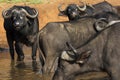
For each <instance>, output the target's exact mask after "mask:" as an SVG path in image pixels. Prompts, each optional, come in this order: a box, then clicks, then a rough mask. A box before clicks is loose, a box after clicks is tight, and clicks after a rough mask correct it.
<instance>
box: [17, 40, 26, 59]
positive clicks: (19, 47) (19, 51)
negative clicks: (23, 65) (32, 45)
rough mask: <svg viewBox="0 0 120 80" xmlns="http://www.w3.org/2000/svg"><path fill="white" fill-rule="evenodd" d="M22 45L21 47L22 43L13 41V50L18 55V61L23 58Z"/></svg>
mask: <svg viewBox="0 0 120 80" xmlns="http://www.w3.org/2000/svg"><path fill="white" fill-rule="evenodd" d="M22 47H23V44H21V43H18V42H16V43H15V50H16V52H17V55H18V58H17V60H18V61H22V60H23V59H24V53H23V50H22Z"/></svg>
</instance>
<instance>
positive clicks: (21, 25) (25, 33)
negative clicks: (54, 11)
mask: <svg viewBox="0 0 120 80" xmlns="http://www.w3.org/2000/svg"><path fill="white" fill-rule="evenodd" d="M80 3H82V4H83V5H78V4H69V5H68V6H67V7H66V8H65V9H64V10H62V8H61V7H62V5H63V4H60V5H59V6H58V10H59V16H66V17H68V19H69V21H63V22H49V23H47V24H46V25H45V26H44V27H43V28H42V29H41V30H39V21H38V14H39V13H38V11H37V10H36V9H35V8H31V7H29V6H13V7H11V8H9V9H5V10H3V11H2V16H3V18H4V29H5V30H6V37H7V42H8V45H9V51H10V55H11V60H14V59H15V58H14V53H15V52H14V48H15V51H16V53H17V55H18V57H17V60H18V61H23V60H24V53H23V45H24V44H25V45H27V46H30V47H32V54H31V55H32V60H33V61H35V60H36V51H37V49H38V51H39V60H40V73H41V75H45V74H52V75H51V78H50V80H75V79H76V76H77V75H80V74H83V73H87V72H92V71H104V72H106V73H107V74H108V80H120V73H119V72H120V64H119V62H120V58H119V57H120V49H119V48H120V40H119V39H120V36H119V35H120V28H119V27H120V6H112V5H111V4H110V3H108V2H107V1H103V2H100V3H97V4H94V5H90V4H86V3H84V2H80Z"/></svg>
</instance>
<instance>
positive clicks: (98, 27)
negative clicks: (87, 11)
mask: <svg viewBox="0 0 120 80" xmlns="http://www.w3.org/2000/svg"><path fill="white" fill-rule="evenodd" d="M103 21H104V22H107V21H106V18H100V19H98V20H97V21H96V22H95V27H96V30H97V31H101V30H103V29H104V28H105V25H102V26H100V25H99V23H104V22H103Z"/></svg>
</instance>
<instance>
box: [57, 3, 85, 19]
mask: <svg viewBox="0 0 120 80" xmlns="http://www.w3.org/2000/svg"><path fill="white" fill-rule="evenodd" d="M82 4H83V5H84V6H83V7H80V6H79V5H76V4H69V5H68V6H67V8H66V9H65V10H62V9H61V6H62V4H61V5H59V6H58V10H59V11H60V13H59V16H68V18H69V20H76V19H79V14H80V11H84V10H85V9H86V4H85V3H82Z"/></svg>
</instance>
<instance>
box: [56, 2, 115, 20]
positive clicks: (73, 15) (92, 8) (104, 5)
mask: <svg viewBox="0 0 120 80" xmlns="http://www.w3.org/2000/svg"><path fill="white" fill-rule="evenodd" d="M83 4H84V6H83V7H82V6H79V5H77V4H69V5H68V6H67V7H66V9H65V10H62V9H61V6H62V5H60V6H59V7H58V10H59V11H60V13H59V15H60V16H67V17H68V18H69V20H70V21H71V20H78V19H80V18H82V17H85V16H93V15H95V14H98V13H101V12H110V11H111V12H115V13H117V10H116V8H114V7H113V6H112V5H111V4H110V3H108V2H107V1H103V2H100V3H97V4H94V5H90V4H85V3H83Z"/></svg>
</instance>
